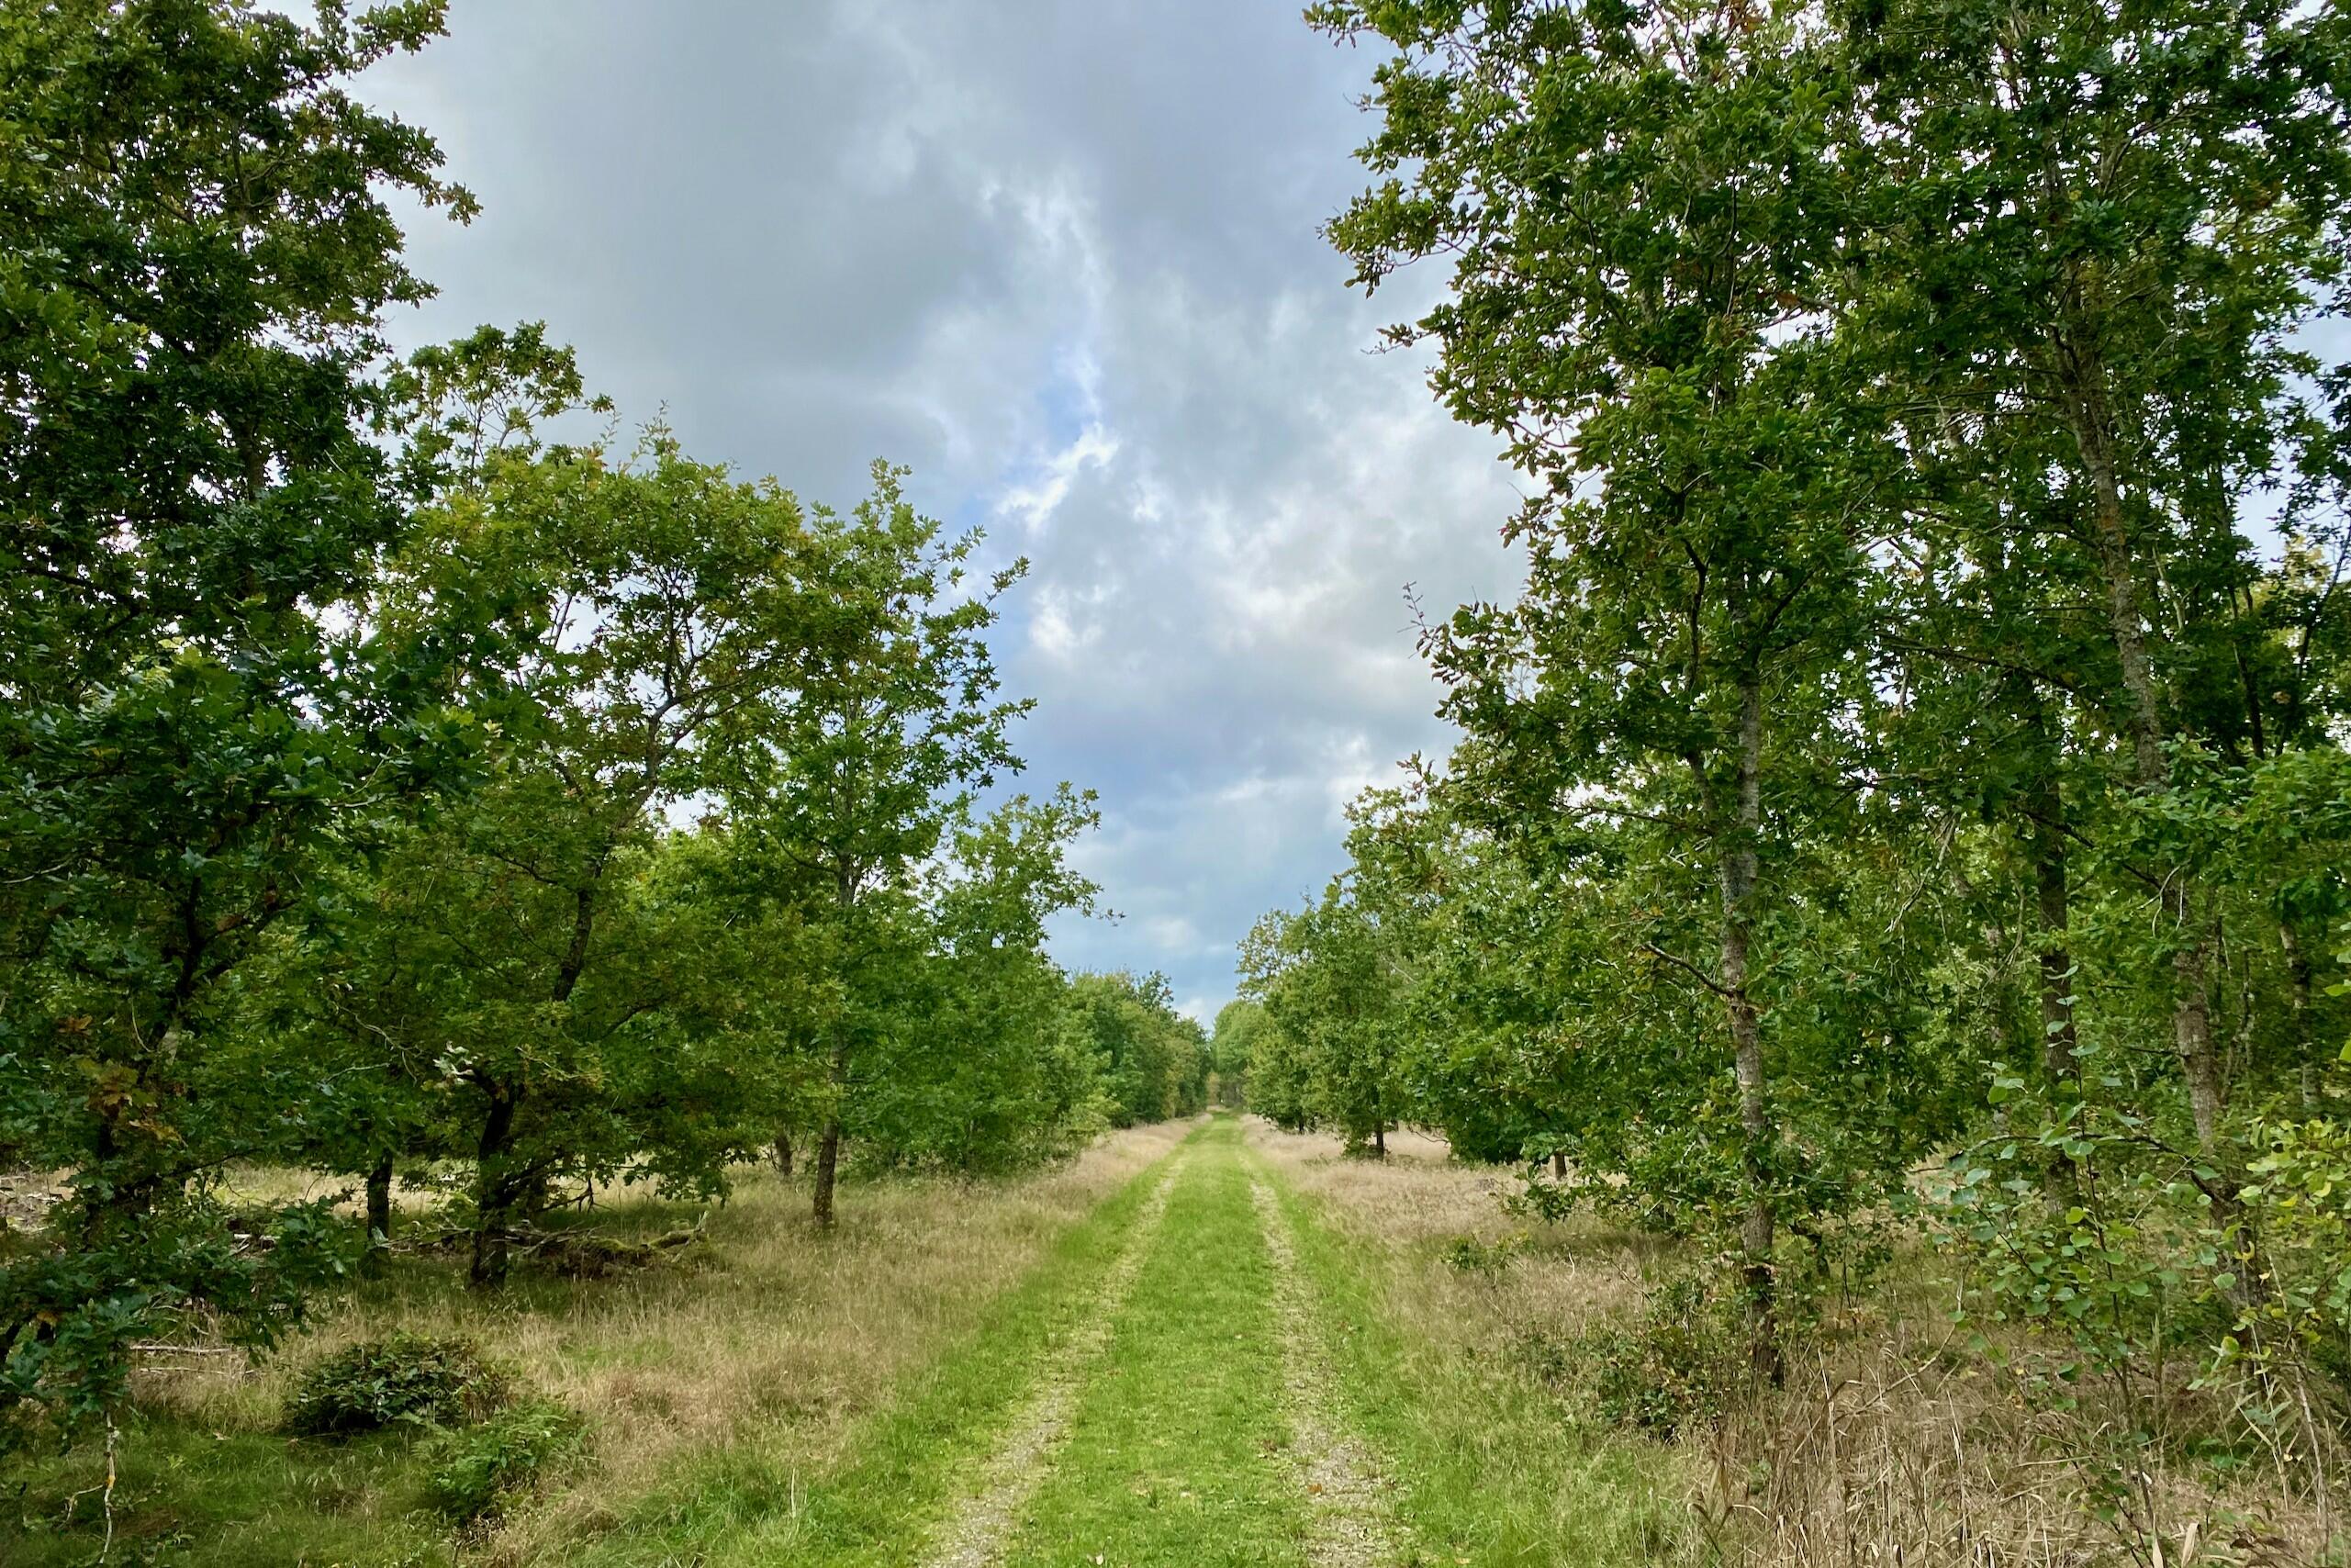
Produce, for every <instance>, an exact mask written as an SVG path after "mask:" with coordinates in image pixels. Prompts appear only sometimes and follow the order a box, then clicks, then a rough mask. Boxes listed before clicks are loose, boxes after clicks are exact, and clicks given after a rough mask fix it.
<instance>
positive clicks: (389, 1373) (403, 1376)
mask: <svg viewBox="0 0 2351 1568" xmlns="http://www.w3.org/2000/svg"><path fill="white" fill-rule="evenodd" d="M507 1394H508V1388H507V1381H506V1377H505V1375H504V1374H503V1373H501V1372H498V1369H497V1368H495V1367H493V1366H491V1365H489V1364H488V1363H487V1362H486V1361H483V1360H482V1358H481V1353H480V1352H479V1351H477V1350H475V1349H474V1347H473V1346H472V1345H471V1344H469V1343H468V1342H466V1341H465V1340H463V1339H434V1338H428V1337H426V1336H424V1335H421V1334H408V1333H401V1334H395V1335H393V1336H392V1337H391V1338H388V1339H371V1340H366V1341H364V1342H363V1343H360V1344H356V1345H351V1346H346V1347H345V1348H344V1349H342V1350H338V1351H336V1352H335V1353H334V1354H333V1355H330V1356H328V1357H327V1358H325V1359H324V1360H323V1361H319V1362H317V1363H316V1364H314V1365H312V1366H311V1367H310V1368H309V1369H308V1371H306V1372H303V1374H302V1376H301V1378H300V1380H299V1381H298V1382H297V1383H296V1384H295V1386H294V1393H293V1394H292V1395H291V1396H290V1397H288V1398H287V1400H286V1402H285V1429H286V1430H287V1431H290V1432H294V1433H297V1434H299V1435H300V1436H303V1437H313V1438H344V1437H353V1436H355V1435H357V1434H358V1433H361V1432H373V1431H376V1430H378V1429H380V1428H385V1427H389V1426H395V1425H409V1426H418V1427H454V1426H459V1425H462V1424H464V1423H465V1422H468V1421H478V1420H480V1419H481V1418H482V1417H485V1416H487V1415H488V1414H489V1413H490V1412H491V1411H493V1410H495V1409H497V1408H498V1406H501V1405H503V1404H504V1403H505V1402H506V1398H507Z"/></svg>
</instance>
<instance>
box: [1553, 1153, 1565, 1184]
mask: <svg viewBox="0 0 2351 1568" xmlns="http://www.w3.org/2000/svg"><path fill="white" fill-rule="evenodd" d="M1551 1180H1553V1181H1555V1182H1564V1181H1566V1180H1567V1156H1566V1155H1564V1154H1562V1153H1561V1152H1560V1151H1559V1150H1558V1149H1553V1150H1551Z"/></svg>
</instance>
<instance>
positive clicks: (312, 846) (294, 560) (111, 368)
mask: <svg viewBox="0 0 2351 1568" xmlns="http://www.w3.org/2000/svg"><path fill="white" fill-rule="evenodd" d="M441 12H442V8H441V7H440V6H437V5H432V4H411V5H402V6H381V7H376V8H373V9H369V10H365V11H363V12H361V13H360V14H358V15H357V16H352V15H350V14H348V13H347V12H346V11H344V10H343V9H342V8H341V7H322V8H321V9H320V12H319V17H318V18H317V20H316V21H315V22H314V23H313V24H311V25H309V26H307V27H306V26H304V25H303V24H301V23H299V22H297V21H295V20H293V19H291V18H288V17H281V16H277V15H274V14H269V13H260V12H254V11H250V10H247V9H245V8H243V7H241V6H230V5H221V4H212V3H207V0H132V3H129V4H104V3H101V0H63V3H61V4H58V5H50V6H30V7H26V6H14V7H10V8H9V9H8V10H7V12H6V15H5V17H0V62H5V70H4V71H0V119H5V120H6V122H7V124H8V126H9V133H8V137H7V147H6V151H5V152H0V253H5V254H6V257H7V261H6V263H5V267H4V268H0V277H5V281H0V387H5V393H0V401H5V403H6V408H7V409H8V416H7V418H6V420H0V528H5V530H6V549H5V550H4V551H0V774H5V778H0V798H4V799H5V801H6V804H5V805H0V889H5V891H0V930H5V932H6V942H7V950H8V954H9V968H8V971H7V979H6V984H5V989H0V1064H4V1065H0V1085H5V1088H4V1089H0V1092H5V1094H6V1102H7V1103H6V1105H5V1107H0V1125H6V1126H8V1127H10V1128H11V1129H12V1130H11V1133H10V1135H9V1136H10V1138H11V1141H12V1142H13V1143H14V1144H15V1145H16V1148H15V1149H14V1151H13V1152H14V1157H15V1158H19V1159H27V1160H29V1161H31V1162H33V1163H35V1164H38V1165H40V1166H43V1167H48V1168H57V1167H67V1168H71V1170H73V1179H72V1180H73V1201H72V1204H71V1213H70V1215H67V1216H65V1217H63V1218H62V1221H61V1222H60V1223H57V1224H53V1225H52V1226H50V1227H48V1228H47V1229H46V1230H45V1231H44V1232H43V1233H42V1236H41V1238H40V1240H39V1244H38V1245H36V1246H33V1247H31V1248H29V1249H25V1250H21V1251H18V1252H17V1253H15V1254H13V1255H12V1256H11V1257H10V1258H9V1259H8V1260H6V1263H5V1264H0V1359H5V1374H0V1407H8V1406H18V1405H19V1404H20V1403H21V1402H23V1401H26V1400H32V1401H36V1402H38V1403H39V1405H41V1406H43V1407H45V1408H47V1409H49V1410H50V1411H52V1412H54V1413H57V1414H59V1415H62V1416H63V1417H68V1418H89V1417H97V1416H98V1415H100V1414H101V1413H103V1412H105V1411H106V1410H109V1409H111V1408H112V1407H113V1406H115V1404H116V1403H117V1402H118V1400H119V1399H120V1398H121V1396H122V1393H123V1388H124V1356H125V1347H126V1346H127V1345H129V1343H130V1342H131V1341H133V1340H135V1339H138V1338H140V1337H142V1336H143V1335H147V1334H149V1333H151V1332H152V1331H153V1329H154V1326H155V1325H156V1323H157V1322H158V1321H159V1319H160V1318H161V1317H162V1316H163V1315H165V1314H168V1313H170V1312H173V1311H174V1310H176V1309H178V1308H180V1307H182V1306H185V1305H190V1304H194V1303H203V1304H205V1305H207V1306H209V1307H210V1308H212V1309H213V1310H215V1311H217V1312H218V1313H219V1314H221V1315H223V1317H224V1320H225V1321H226V1322H227V1323H228V1324H229V1325H230V1327H231V1328H232V1329H234V1330H236V1331H238V1332H240V1333H243V1334H248V1335H252V1336H256V1337H261V1338H266V1337H267V1336H268V1335H270V1334H271V1333H273V1332H274V1330H275V1329H276V1328H277V1327H279V1326H281V1325H282V1324H284V1323H285V1322H286V1321H287V1320H288V1319H289V1318H290V1316H291V1315H292V1314H293V1312H294V1311H295V1310H296V1309H297V1306H298V1304H299V1300H300V1295H301V1289H302V1286H303V1285H304V1283H305V1282H306V1278H307V1277H308V1276H309V1275H310V1274H311V1273H312V1272H313V1271H316V1270H317V1269H319V1268H320V1267H322V1266H323V1265H324V1263H325V1260H324V1259H323V1258H322V1257H321V1253H320V1244H322V1243H323V1242H325V1241H326V1240H327V1239H328V1238H330V1234H331V1232H330V1228H329V1227H323V1226H320V1225H319V1223H318V1216H317V1215H316V1214H315V1213H311V1212H308V1211H288V1212H287V1213H285V1215H282V1216H281V1218H280V1221H279V1227H280V1233H279V1236H278V1238H277V1244H276V1245H275V1246H274V1248H272V1249H268V1250H266V1251H256V1250H254V1249H249V1248H245V1247H242V1246H241V1245H240V1244H239V1243H237V1242H236V1241H235V1240H234V1239H232V1238H231V1237H230V1234H229V1232H228V1228H227V1227H226V1226H224V1225H222V1224H221V1223H220V1221H219V1215H218V1211H217V1208H216V1207H215V1205H213V1204H211V1203H210V1201H209V1199H208V1197H207V1194H206V1193H205V1192H204V1190H203V1185H202V1183H203V1180H204V1178H205V1177H206V1175H207V1172H212V1171H216V1170H218V1168H219V1166H220V1165H221V1163H222V1162H223V1161H225V1160H228V1159H234V1158H238V1157H241V1156H250V1155H252V1154H255V1153H258V1152H262V1151H263V1150H265V1149H266V1148H268V1147H269V1146H270V1144H271V1142H272V1140H273V1138H274V1137H275V1134H276V1130H277V1129H276V1126H275V1122H276V1118H275V1116H274V1109H275V1108H276V1107H278V1106H280V1105H282V1104H283V1103H285V1097H284V1096H282V1095H280V1094H279V1093H277V1092H274V1088H273V1086H271V1085H269V1084H266V1083H253V1082H232V1081H223V1079H222V1077H221V1075H220V1071H219V1070H220V1069H221V1068H222V1066H223V1065H224V1058H223V1056H222V1053H223V1050H224V1048H225V1046H226V1044H227V1039H228V1037H227V1036H226V1035H225V1034H224V1031H223V1028H222V1015H223V1012H224V1007H225V998H226V997H227V994H228V991H227V988H228V987H229V985H230V981H231V980H232V978H233V977H234V976H235V975H236V974H237V973H238V972H239V970H240V969H241V968H242V966H243V965H244V964H245V963H246V962H247V961H248V960H249V959H250V958H252V956H253V955H254V953H255V952H256V951H257V950H258V949H259V948H260V947H261V946H263V943H264V942H265V941H266V939H267V937H268V934H269V933H270V932H271V931H272V929H273V928H274V927H276V926H278V925H279V924H281V923H283V922H284V921H285V919H286V918H287V916H288V915H289V914H292V913H296V912H297V911H300V910H302V909H303V908H304V907H305V906H306V904H307V903H308V901H309V899H310V897H311V893H312V881H311V876H312V872H313V869H314V868H316V867H317V865H318V864H319V862H320V860H321V859H322V858H323V857H330V856H332V855H334V854H336V853H338V847H339V846H340V845H341V844H342V843H343V842H344V841H345V840H346V839H347V838H349V837H350V836H351V835H353V834H364V832H366V831H368V824H369V823H370V822H371V821H372V820H373V819H375V818H377V817H379V816H381V815H383V814H385V813H386V812H396V811H397V809H398V804H397V803H398V802H399V801H400V800H401V799H402V798H403V797H404V796H405V795H408V794H410V793H412V792H413V791H414V790H417V789H419V788H420V786H422V785H423V784H424V783H425V782H426V781H428V780H429V779H430V778H432V777H433V776H434V775H435V774H436V773H437V772H440V771H442V770H443V769H444V768H445V767H446V766H448V765H449V764H450V763H451V761H452V760H453V758H456V757H461V756H463V754H464V753H465V750H466V749H467V746H468V745H469V742H470V739H471V735H472V729H471V726H470V725H468V724H467V723H466V722H465V721H464V719H463V717H462V716H460V715H453V714H451V713H449V712H448V711H445V709H444V708H443V706H442V704H440V703H439V702H438V701H436V700H433V697H432V693H431V687H430V684H429V682H424V681H421V680H420V678H419V672H418V671H416V670H413V669H410V668H406V667H402V666H398V665H397V664H396V663H394V662H393V661H392V660H391V658H390V656H389V650H387V649H386V648H385V647H384V646H382V645H381V644H377V643H375V642H374V641H372V640H371V639H370V638H369V637H368V636H367V634H366V632H365V629H364V625H360V624H356V623H355V622H353V618H352V617H350V616H349V615H348V614H346V613H344V611H345V610H347V608H348V605H349V603H350V601H351V600H352V599H353V596H354V595H356V594H358V593H359V592H360V591H361V590H362V589H363V588H364V585H365V584H366V583H367V581H368V578H369V575H370V573H371V572H372V571H373V569H374V566H375V562H376V560H377V558H378V556H379V554H380V553H381V552H383V551H384V550H386V549H387V548H389V547H391V546H393V545H395V544H396V543H397V542H398V541H399V539H400V537H401V535H402V533H403V532H404V531H405V529H406V526H407V512H406V509H405V507H404V505H403V498H402V496H401V494H400V492H399V490H398V488H397V487H396V485H395V483H394V480H395V476H394V475H393V473H392V471H391V469H390V467H389V465H388V463H387V460H386V454H385V453H384V451H383V450H382V449H381V448H379V447H378V446H377V445H375V443H373V442H370V441H369V440H368V439H367V432H366V429H365V427H366V424H367V423H368V421H369V420H370V418H371V416H372V415H373V414H374V413H375V411H376V410H377V409H380V408H381V407H383V405H384V401H385V398H386V390H385V387H384V385H383V383H382V381H381V380H380V378H379V377H378V376H377V375H375V367H376V366H378V365H379V364H380V362H381V358H382V353H383V343H382V341H381V338H380V335H379V330H378V326H379V321H380V319H381V317H382V314H383V312H384V311H385V310H386V308H388V307H390V306H393V305H397V304H409V303H413V302H415V301H418V300H420V299H422V298H424V297H426V296H427V295H428V294H429V293H430V290H429V289H428V287H427V286H426V285H425V284H424V283H423V282H422V281H421V280H420V279H419V278H417V277H416V276H415V275H414V274H411V273H410V272H409V270H408V268H407V266H406V265H405V263H403V261H402V259H401V255H400V231H399V227H398V224H397V221H396V220H395V219H394V218H393V216H392V214H391V211H390V210H389V208H388V207H387V206H386V193H388V192H392V191H397V192H400V193H402V194H404V195H405V196H409V197H411V198H413V199H415V200H417V201H419V202H420V203H421V204H423V205H424V206H426V207H441V208H443V209H445V210H447V211H449V212H451V213H452V214H453V215H455V216H457V217H459V218H465V217H466V216H468V215H469V214H470V213H471V211H472V210H473V204H472V198H471V197H470V196H467V195H466V194H465V192H464V191H463V190H462V189H460V188H459V187H457V186H454V185H450V184H448V183H446V182H445V181H443V180H442V177H441V175H440V174H439V166H440V162H441V156H440V153H439V151H438V150H437V149H436V148H435V146H434V144H433V143H432V141H431V139H430V138H429V137H427V136H426V135H425V134H424V133H422V132H420V131H419V130H416V129H413V128H411V127H409V126H406V125H403V124H401V123H399V122H398V121H397V120H395V119H392V118H388V117H386V116H383V115H379V114H376V113H375V112H373V111H371V110H369V109H368V108H366V107H365V106H363V105H361V104H359V103H358V102H356V101H355V100H354V99H353V98H352V97H351V95H349V93H348V91H347V89H346V84H348V83H349V82H350V80H351V79H352V78H353V76H355V75H356V74H357V73H360V72H361V71H363V70H364V69H365V68H366V67H367V66H369V65H370V64H372V63H373V62H376V61H378V60H381V59H383V58H384V57H386V55H389V54H391V53H393V52H394V51H396V50H414V49H416V48H419V47H420V46H421V45H422V44H423V43H424V42H425V41H426V40H427V39H429V38H431V36H433V35H434V34H435V33H436V32H437V31H438V30H439V28H440V26H441V21H442V14H441Z"/></svg>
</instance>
